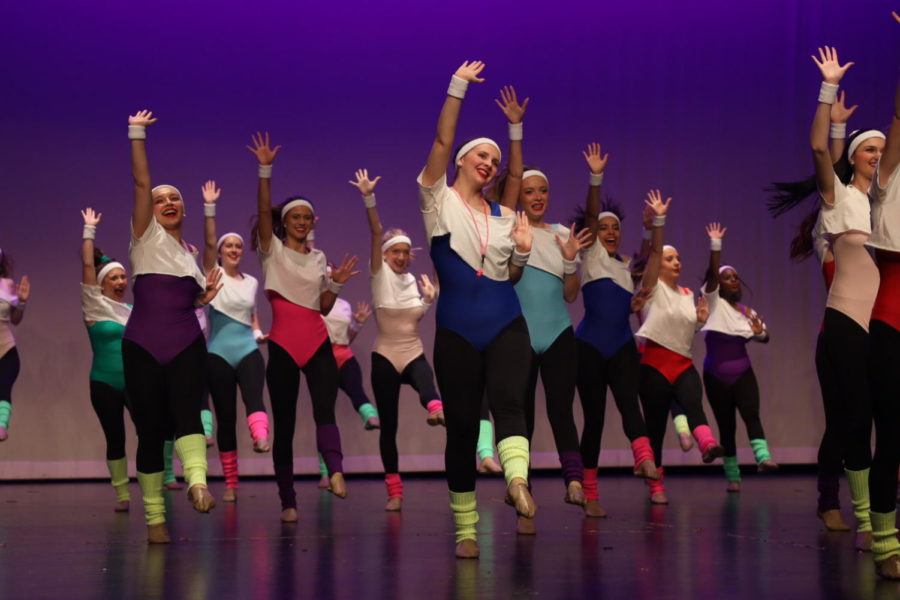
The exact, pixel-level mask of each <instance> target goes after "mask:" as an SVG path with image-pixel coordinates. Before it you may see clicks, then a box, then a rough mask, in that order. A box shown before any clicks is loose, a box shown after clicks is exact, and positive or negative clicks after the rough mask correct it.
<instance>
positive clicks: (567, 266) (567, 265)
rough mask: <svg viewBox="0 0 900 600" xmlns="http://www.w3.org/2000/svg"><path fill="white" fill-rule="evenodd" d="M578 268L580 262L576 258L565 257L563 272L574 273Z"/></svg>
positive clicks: (566, 273)
mask: <svg viewBox="0 0 900 600" xmlns="http://www.w3.org/2000/svg"><path fill="white" fill-rule="evenodd" d="M577 270H578V263H577V262H575V261H574V260H566V259H565V258H564V259H563V274H565V275H572V274H574V273H575V271H577Z"/></svg>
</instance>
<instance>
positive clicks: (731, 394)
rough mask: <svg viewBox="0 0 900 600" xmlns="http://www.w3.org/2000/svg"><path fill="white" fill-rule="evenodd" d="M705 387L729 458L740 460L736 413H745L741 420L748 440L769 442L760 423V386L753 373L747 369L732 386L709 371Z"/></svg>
mask: <svg viewBox="0 0 900 600" xmlns="http://www.w3.org/2000/svg"><path fill="white" fill-rule="evenodd" d="M703 385H704V386H705V387H706V398H707V400H709V405H710V406H711V407H712V410H713V416H715V417H716V424H718V426H719V438H720V442H719V443H721V444H722V447H723V448H725V456H737V444H736V442H735V440H734V435H735V432H736V431H737V418H736V417H735V414H734V413H735V409H737V410H738V411H739V412H740V413H741V419H743V420H744V425H746V426H747V437H749V438H750V439H751V440H763V439H765V438H766V434H765V433H764V432H763V427H762V422H761V421H760V420H759V385H758V384H757V383H756V375H755V374H754V373H753V369H747V370H746V371H745V372H744V374H743V375H741V376H740V377H739V378H738V380H737V381H735V382H734V383H732V384H730V385H729V384H727V383H725V382H724V381H722V380H721V379H719V378H718V377H716V376H715V375H713V374H712V373H710V372H709V371H704V372H703Z"/></svg>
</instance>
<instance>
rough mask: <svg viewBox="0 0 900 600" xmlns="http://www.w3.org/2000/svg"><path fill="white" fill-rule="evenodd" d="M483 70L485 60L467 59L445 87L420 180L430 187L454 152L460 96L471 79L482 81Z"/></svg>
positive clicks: (435, 181)
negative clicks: (448, 86) (445, 91)
mask: <svg viewBox="0 0 900 600" xmlns="http://www.w3.org/2000/svg"><path fill="white" fill-rule="evenodd" d="M483 70H484V63H483V62H481V61H480V60H476V61H472V62H471V63H470V62H469V61H466V62H464V63H463V64H462V66H460V67H459V68H458V69H457V70H456V73H455V74H454V75H453V78H452V79H451V80H450V89H448V90H447V99H446V100H444V106H443V108H441V114H440V116H439V117H438V126H437V135H436V136H435V138H434V143H433V144H432V146H431V152H430V153H429V154H428V162H427V163H426V164H425V172H424V174H423V176H422V184H423V185H425V187H430V186H432V185H434V184H435V183H437V180H438V179H440V178H441V177H442V176H443V175H444V173H446V172H447V162H448V161H449V160H450V153H451V152H453V140H454V138H455V137H456V123H457V121H458V120H459V110H460V108H461V107H462V99H463V97H465V95H466V88H467V87H468V86H469V83H470V82H475V83H481V82H483V81H484V79H482V78H480V77H478V75H479V73H481V72H482V71H483Z"/></svg>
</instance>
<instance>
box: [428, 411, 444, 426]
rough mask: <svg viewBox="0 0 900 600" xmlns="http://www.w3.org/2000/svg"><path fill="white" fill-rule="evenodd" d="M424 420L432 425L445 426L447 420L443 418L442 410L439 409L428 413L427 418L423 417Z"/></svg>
mask: <svg viewBox="0 0 900 600" xmlns="http://www.w3.org/2000/svg"><path fill="white" fill-rule="evenodd" d="M425 422H426V423H428V424H429V425H431V426H432V427H437V426H438V425H443V426H444V427H446V426H447V421H446V419H444V411H442V410H439V411H437V412H436V413H434V414H432V415H428V418H427V419H425Z"/></svg>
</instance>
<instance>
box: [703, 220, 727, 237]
mask: <svg viewBox="0 0 900 600" xmlns="http://www.w3.org/2000/svg"><path fill="white" fill-rule="evenodd" d="M726 231H728V228H727V227H722V224H721V223H719V222H718V221H713V222H712V223H710V224H709V225H707V226H706V235H708V236H709V239H711V240H721V239H722V238H724V237H725V232H726Z"/></svg>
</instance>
